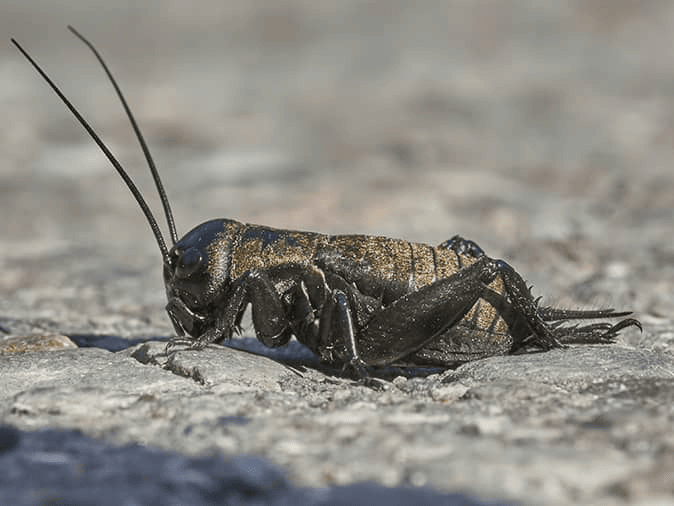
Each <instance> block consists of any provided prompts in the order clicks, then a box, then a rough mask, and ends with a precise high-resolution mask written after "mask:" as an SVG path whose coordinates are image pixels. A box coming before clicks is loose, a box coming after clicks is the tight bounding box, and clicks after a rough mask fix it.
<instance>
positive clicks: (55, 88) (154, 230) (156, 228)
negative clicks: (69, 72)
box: [11, 38, 168, 262]
mask: <svg viewBox="0 0 674 506" xmlns="http://www.w3.org/2000/svg"><path fill="white" fill-rule="evenodd" d="M11 40H12V44H14V45H15V46H16V48H17V49H18V50H19V51H20V52H21V54H22V55H23V56H24V57H25V58H26V59H27V60H28V61H29V62H30V63H31V65H32V66H33V67H34V68H35V70H37V72H38V73H39V74H40V75H41V76H42V78H43V79H44V80H45V81H46V82H47V84H48V85H49V86H50V87H51V89H52V90H53V91H54V93H56V94H57V95H58V97H59V98H60V99H61V101H63V103H64V104H65V105H66V107H67V108H68V109H69V110H70V112H71V113H72V114H73V116H75V118H77V121H79V122H80V125H82V127H83V128H84V129H85V130H86V131H87V133H88V134H89V136H90V137H91V138H92V139H93V140H94V142H95V143H96V144H97V145H98V147H99V148H100V149H101V151H103V153H104V154H105V156H106V157H107V158H108V160H110V163H111V164H112V166H113V167H114V168H115V170H116V171H117V172H118V173H119V175H120V176H121V177H122V179H123V180H124V182H125V183H126V186H127V187H128V188H129V190H130V191H131V193H132V194H133V196H134V198H135V199H136V202H138V205H139V206H140V208H141V209H142V210H143V214H144V215H145V218H146V219H147V221H148V223H149V224H150V228H151V229H152V233H153V234H154V237H155V239H156V240H157V244H158V245H159V250H160V251H161V255H162V258H163V259H164V261H165V262H166V261H168V249H167V248H166V242H165V241H164V237H163V236H162V235H161V230H160V229H159V225H157V220H155V219H154V216H153V215H152V212H151V211H150V208H149V207H148V205H147V203H146V202H145V199H144V198H143V195H142V194H141V193H140V191H138V188H137V187H136V185H135V184H134V183H133V181H132V180H131V178H130V177H129V175H128V174H127V173H126V171H125V170H124V168H123V167H122V165H121V164H120V163H119V161H118V160H117V158H115V155H113V154H112V152H111V151H110V150H109V149H108V147H107V146H106V145H105V143H104V142H103V141H102V140H101V138H100V137H99V136H98V134H96V132H95V131H94V129H93V128H91V126H90V125H89V123H87V120H85V119H84V118H83V117H82V115H81V114H80V113H79V111H78V110H77V109H76V108H75V106H74V105H73V104H72V103H71V102H70V100H68V99H67V98H66V96H65V95H64V94H63V92H61V90H60V89H59V87H58V86H56V84H54V82H53V81H52V80H51V79H50V78H49V76H48V75H47V74H46V73H45V72H44V70H42V68H40V66H39V65H38V64H37V62H36V61H35V60H33V58H31V56H30V55H29V54H28V53H27V52H26V51H25V50H24V49H23V48H22V47H21V45H20V44H19V43H18V42H17V41H16V40H15V39H13V38H12V39H11Z"/></svg>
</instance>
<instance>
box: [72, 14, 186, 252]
mask: <svg viewBox="0 0 674 506" xmlns="http://www.w3.org/2000/svg"><path fill="white" fill-rule="evenodd" d="M68 30H70V31H71V32H73V33H74V34H75V36H76V37H77V38H78V39H80V40H81V41H82V42H84V43H85V44H86V45H87V47H88V48H89V49H91V52H92V53H94V56H96V59H97V60H98V62H99V63H100V64H101V67H103V70H105V73H106V74H107V75H108V79H109V80H110V82H111V83H112V86H113V87H114V88H115V92H116V93H117V96H118V97H119V100H120V102H122V106H123V107H124V111H125V112H126V116H127V117H128V118H129V121H130V122H131V126H132V127H133V131H134V132H135V133H136V138H137V139H138V143H139V144H140V147H141V149H142V150H143V154H144V155H145V160H147V165H148V166H149V167H150V171H151V172H152V179H154V183H155V186H156V187H157V192H158V193H159V198H160V200H161V204H162V206H164V214H165V215H166V221H167V223H168V228H169V234H170V235H171V241H172V242H173V244H175V243H176V242H178V234H177V233H176V225H175V221H174V220H173V213H172V212H171V205H170V204H169V199H168V197H167V196H166V191H165V190H164V185H163V184H162V182H161V178H160V177H159V172H158V171H157V166H156V165H155V163H154V160H153V159H152V155H151V154H150V149H149V148H148V147H147V143H146V142H145V138H144V137H143V134H142V132H141V131H140V127H139V126H138V123H137V122H136V118H135V117H134V115H133V113H132V112H131V108H130V107H129V104H128V103H127V102H126V98H124V94H123V93H122V90H121V89H120V88H119V86H118V85H117V81H116V80H115V78H114V77H113V76H112V72H110V69H109V68H108V66H107V65H106V63H105V62H104V61H103V57H102V56H101V55H100V53H99V52H98V50H97V49H96V48H95V47H94V45H93V44H92V43H91V42H89V41H88V40H87V39H86V38H85V37H84V36H83V35H82V34H81V33H79V32H78V31H77V30H75V29H74V28H73V27H72V26H70V25H68Z"/></svg>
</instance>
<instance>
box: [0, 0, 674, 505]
mask: <svg viewBox="0 0 674 506" xmlns="http://www.w3.org/2000/svg"><path fill="white" fill-rule="evenodd" d="M67 24H72V25H74V26H75V27H76V28H78V29H79V30H80V31H81V32H82V33H83V34H85V35H86V36H87V37H89V38H90V39H91V40H92V41H93V42H95V44H96V45H97V46H98V48H99V49H100V51H101V52H102V53H103V55H104V56H105V58H106V59H107V61H108V63H109V64H110V66H111V67H112V70H113V72H114V73H115V75H116V76H117V78H118V79H119V81H120V84H121V85H122V87H123V89H124V90H125V92H126V93H127V97H128V99H129V101H130V103H131V104H132V107H133V109H134V111H135V113H136V114H137V117H138V119H139V122H140V123H141V126H142V127H143V129H144V132H145V134H146V137H147V140H148V142H149V144H150V146H151V149H152V151H153V153H154V155H155V158H156V161H157V165H158V166H159V167H160V170H161V173H162V175H163V177H164V182H165V185H166V188H167V191H168V194H169V196H170V198H171V202H172V205H173V209H174V212H175V215H176V219H177V224H178V228H179V230H180V231H181V232H186V231H187V230H189V229H190V228H191V227H193V226H195V225H196V224H198V223H200V222H202V221H204V220H206V219H208V218H212V217H228V218H234V219H238V220H241V221H246V222H253V223H261V224H265V225H270V226H275V227H283V228H292V229H303V230H316V231H322V232H328V233H370V234H383V235H390V236H395V237H404V238H406V239H409V240H414V241H421V242H427V243H431V244H436V243H440V242H442V241H444V240H445V239H447V238H448V237H450V236H452V235H454V234H457V233H458V234H462V235H464V236H466V237H468V238H471V239H473V240H475V241H476V242H477V243H478V244H479V245H480V246H482V247H483V249H485V251H487V253H488V254H489V255H490V256H493V257H495V258H503V259H506V260H507V261H508V262H509V263H511V264H512V265H513V266H515V267H516V269H517V270H518V271H519V272H520V273H522V274H523V276H524V277H525V278H526V279H527V280H528V281H529V282H531V283H532V284H533V285H534V293H535V294H536V295H543V296H544V299H543V300H544V301H545V302H546V303H554V304H558V305H561V306H563V307H582V308H589V307H598V306H600V307H605V306H608V307H617V308H620V309H622V308H626V309H632V310H634V311H636V316H637V317H638V318H639V319H640V320H641V321H642V323H643V326H644V331H643V333H639V332H638V331H636V330H634V329H630V330H628V331H625V332H624V334H623V335H622V336H621V338H620V340H619V342H618V343H617V344H616V345H614V346H611V347H589V348H582V349H572V350H564V351H555V352H551V353H545V354H535V355H525V356H517V357H505V358H494V359H487V360H485V361H480V362H476V363H472V364H468V365H466V366H463V367H461V368H459V369H457V370H456V371H448V372H444V373H441V372H440V371H436V372H433V374H431V375H430V376H425V375H420V376H419V375H417V376H414V375H412V376H411V377H410V375H409V374H406V373H405V371H393V372H390V371H389V372H387V373H385V374H382V381H384V386H385V388H384V390H383V392H377V391H373V390H371V389H368V388H366V387H363V386H360V385H355V384H353V383H352V382H350V381H349V380H348V379H346V378H344V377H341V376H339V375H338V374H336V373H335V372H334V371H329V370H325V369H323V368H321V366H320V365H318V364H317V363H316V362H315V361H313V360H312V359H311V357H309V356H307V354H306V352H304V351H303V350H301V349H299V348H298V347H297V346H293V347H291V349H290V350H286V351H285V354H282V355H281V356H276V355H274V356H273V357H272V358H273V359H274V360H276V361H274V360H271V359H269V358H267V357H264V356H263V357H259V356H255V355H253V356H251V355H249V354H247V353H245V352H241V351H230V350H227V349H222V348H213V349H208V350H205V351H204V352H203V353H202V354H190V353H186V354H179V356H177V357H174V360H173V361H172V362H171V363H166V362H165V360H164V361H162V359H161V358H159V356H160V352H159V351H158V350H159V348H158V347H161V346H160V345H158V344H156V343H154V342H150V343H147V344H142V343H141V341H144V340H147V339H150V338H159V339H165V338H167V337H168V336H170V335H171V332H172V328H171V325H170V322H169V321H168V318H167V317H166V316H165V313H164V310H163V306H164V304H165V296H164V289H163V286H162V284H161V268H160V256H159V254H158V250H157V247H156V244H154V241H153V238H152V234H151V233H150V231H149V229H148V226H147V223H146V222H145V220H144V219H143V217H142V214H141V213H140V211H139V210H138V208H137V205H136V204H135V202H134V201H133V200H132V198H130V197H129V195H128V190H127V189H126V188H124V186H123V184H122V183H121V182H120V181H119V177H118V176H117V174H116V173H115V172H114V171H113V170H112V168H111V167H110V166H109V164H108V162H107V161H106V160H105V158H104V157H103V156H102V155H101V154H100V153H99V152H98V149H97V148H96V147H95V146H94V145H93V143H92V142H91V141H90V139H89V138H88V137H87V136H86V134H85V133H84V132H83V131H82V129H81V127H80V126H79V125H77V124H76V123H75V122H74V121H73V120H72V118H71V117H70V116H69V113H68V112H67V111H66V110H65V108H64V107H63V105H62V104H61V103H60V102H59V101H58V99H57V98H56V97H55V96H53V94H52V93H51V92H50V91H49V90H48V89H47V88H46V86H45V84H44V83H43V82H42V81H41V80H40V79H39V77H38V76H37V75H36V74H35V72H34V71H33V70H32V69H31V68H30V67H29V65H28V64H27V63H26V62H25V61H24V60H23V59H22V57H21V56H20V55H19V54H18V53H17V52H16V51H15V50H14V48H13V47H12V46H11V44H10V42H9V38H10V37H15V38H16V39H17V40H18V41H19V42H21V43H22V44H23V45H24V46H25V47H26V49H27V50H29V51H30V52H31V53H32V54H33V56H34V57H35V58H36V59H37V60H38V61H39V62H40V63H41V64H42V65H43V66H44V67H45V69H46V70H47V71H48V72H49V73H50V74H51V75H52V77H53V78H54V79H55V80H56V81H57V82H58V83H59V84H60V85H61V86H62V87H63V89H64V91H65V92H66V94H67V95H68V96H69V97H70V98H71V99H72V100H73V102H75V104H77V106H78V107H80V108H81V111H82V112H83V113H84V114H85V116H86V117H87V118H88V119H89V120H90V121H91V123H92V124H93V125H94V126H95V128H96V129H97V130H98V131H99V133H100V134H101V135H102V136H103V137H104V139H105V140H106V142H108V143H109V145H110V147H111V148H112V149H113V151H114V152H115V153H117V154H118V156H119V158H120V159H121V160H122V161H123V163H124V165H125V166H126V167H127V168H128V169H129V171H130V172H131V173H132V176H133V178H134V179H135V180H136V181H137V182H138V184H139V186H141V187H142V188H143V190H144V191H145V192H146V194H147V198H148V200H149V201H150V203H151V205H153V207H154V209H156V212H157V213H158V214H159V210H160V206H159V205H158V201H157V198H156V196H155V193H154V191H153V188H152V183H151V180H150V178H149V174H148V171H147V169H146V167H145V164H144V161H143V158H142V153H141V152H140V149H139V148H138V146H137V142H136V141H135V139H134V138H133V135H132V132H131V129H130V127H129V125H128V122H127V120H126V118H125V117H124V115H123V111H122V109H121V107H120V105H119V104H118V102H117V100H116V98H115V96H114V92H113V90H112V88H111V87H110V85H109V83H108V82H106V80H105V76H104V74H103V73H102V71H101V69H100V68H99V67H98V66H97V64H96V62H95V60H94V59H93V57H92V55H91V54H90V53H89V52H88V50H87V49H86V48H85V47H84V46H83V45H82V44H81V43H80V42H79V41H77V39H75V38H74V37H73V36H72V35H71V34H70V33H69V32H68V31H67V30H66V25H67ZM673 28H674V5H672V4H670V3H669V2H660V1H657V0H650V1H649V0H643V1H638V2H637V1H615V0H611V1H609V0H589V1H588V0H584V1H568V2H551V1H547V2H546V1H543V2H541V1H537V2H534V1H510V2H490V1H480V0H478V1H473V2H462V1H449V2H447V1H437V0H421V1H419V2H403V1H394V0H372V1H356V0H352V1H346V2H345V1H342V2H337V1H328V0H321V1H313V0H312V1H308V0H281V1H274V2H270V1H260V0H253V1H249V2H245V3H244V2H222V1H221V2H214V1H205V2H197V3H187V2H177V1H174V2H169V1H159V0H155V1H149V2H143V3H142V4H139V5H136V4H135V3H133V2H128V3H119V2H118V3H115V4H112V3H110V2H101V1H88V2H82V1H71V2H59V3H58V4H55V3H53V2H47V1H44V0H40V1H31V2H24V3H16V2H6V1H4V2H0V34H2V35H3V37H4V40H5V42H6V43H5V44H0V111H2V121H1V122H0V216H2V217H3V219H2V220H0V338H2V339H3V340H4V341H5V344H8V343H9V344H11V343H14V344H16V342H17V341H11V340H12V339H16V338H17V337H22V338H24V337H25V336H32V337H31V339H32V342H33V343H34V342H36V341H37V342H38V343H47V342H48V343H51V344H52V345H53V346H52V348H53V349H54V350H55V351H41V352H32V353H25V354H17V353H12V354H8V355H3V356H0V376H1V377H2V378H1V380H0V384H2V386H0V393H1V394H2V395H1V396H0V397H1V399H2V401H1V404H0V413H1V414H0V421H3V422H5V423H8V424H12V425H14V426H17V427H19V428H21V429H34V428H38V427H52V428H54V427H59V428H66V429H73V428H75V429H81V430H82V431H84V432H85V434H87V435H89V436H93V437H96V438H100V439H103V440H104V441H106V442H108V443H113V444H122V443H128V442H139V443H141V444H147V445H150V446H155V447H160V448H164V449H167V450H177V451H179V452H182V453H186V454H191V455H192V454H197V455H205V454H212V453H216V454H221V455H223V456H225V457H227V456H234V455H239V454H242V453H252V454H255V455H260V456H263V457H266V458H268V459H270V460H271V461H272V462H273V463H274V464H275V465H276V466H279V467H280V468H281V469H282V470H283V472H284V473H287V475H288V477H289V479H291V480H292V481H293V482H294V483H297V484H298V485H300V486H311V487H320V486H325V485H330V484H348V483H354V482H358V481H361V480H374V481H376V482H378V483H382V484H385V485H389V486H397V485H413V486H418V485H424V486H427V487H432V488H434V489H437V490H439V491H444V492H450V491H466V492H468V493H470V494H474V495H476V496H478V497H480V498H481V499H484V500H489V499H495V498H496V499H507V500H518V501H520V502H522V503H524V504H569V503H578V504H590V503H591V504H612V503H614V502H627V503H631V504H649V505H650V504H660V503H662V504H667V503H669V502H670V501H671V500H672V495H673V494H674V485H672V484H673V483H674V459H672V457H671V455H672V450H673V447H674V440H672V436H671V426H672V418H673V417H674V415H673V412H672V408H671V405H672V397H673V395H674V389H673V385H674V382H673V381H672V378H673V374H674V365H673V363H672V360H673V358H672V351H671V350H672V341H673V340H674V289H673V287H674V242H673V241H672V237H673V236H674V175H673V173H672V169H671V167H670V164H671V160H672V159H673V155H674V95H673V93H672V90H674V51H672V49H674V38H672V36H671V34H672V31H673ZM160 221H161V219H160ZM251 335H252V333H251V329H250V328H249V329H248V330H247V332H246V336H247V337H246V338H244V339H243V340H242V341H241V342H239V343H238V344H239V345H242V346H243V347H247V348H251V347H253V346H254V343H252V342H251V340H250V339H249V337H250V336H251ZM36 336H37V337H36ZM40 336H42V337H40ZM65 336H67V337H65ZM24 342H25V339H24ZM111 343H116V344H111ZM120 343H121V344H120ZM139 343H141V344H139ZM127 344H130V345H133V346H132V347H130V348H127ZM38 347H39V346H38ZM45 348H46V347H44V348H43V349H45ZM3 349H10V350H13V351H16V348H12V347H11V346H6V347H5V348H3ZM255 349H256V350H257V348H255ZM262 351H264V350H262ZM160 366H161V367H160ZM162 367H163V368H162ZM232 371H233V372H232ZM195 379H196V380H198V381H195ZM223 417H224V419H225V422H223V421H222V420H223ZM231 417H234V418H231ZM231 420H235V421H238V422H241V423H238V422H232V423H230V422H231Z"/></svg>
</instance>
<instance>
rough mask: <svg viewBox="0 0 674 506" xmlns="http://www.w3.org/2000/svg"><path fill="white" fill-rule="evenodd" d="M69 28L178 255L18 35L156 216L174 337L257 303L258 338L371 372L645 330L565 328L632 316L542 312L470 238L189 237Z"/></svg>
mask: <svg viewBox="0 0 674 506" xmlns="http://www.w3.org/2000/svg"><path fill="white" fill-rule="evenodd" d="M69 28H70V30H71V31H72V32H73V33H74V34H75V35H76V36H78V37H79V38H80V39H81V40H82V41H83V42H84V43H85V44H87V46H88V47H89V48H90V49H91V50H92V51H93V52H94V54H95V55H96V57H97V59H98V60H99V62H100V63H101V65H102V66H103V69H104V70H105V72H106V73H107V74H108V77H109V78H110V80H111V82H112V84H113V86H114V87H115V91H116V92H117V94H118V96H119V98H120V100H121V102H122V104H123V106H124V108H125V111H126V113H127V116H128V118H129V120H130V122H131V124H132V126H133V128H134V131H135V132H136V135H137V138H138V140H139V142H140V145H141V147H142V149H143V151H144V153H145V156H146V159H147V161H148V164H149V166H150V169H151V171H152V174H153V177H154V180H155V184H156V186H157V189H158V192H159V194H160V197H161V200H162V204H163V206H164V211H165V214H166V217H167V222H168V227H169V233H170V235H171V239H172V242H173V246H172V247H171V248H170V250H169V249H168V248H167V246H166V243H165V241H164V238H163V236H162V234H161V231H160V229H159V226H158V225H157V222H156V220H155V218H154V217H153V215H152V213H151V212H150V210H149V208H148V206H147V204H146V203H145V201H144V199H143V197H142V196H141V194H140V192H139V191H138V189H137V188H136V186H135V185H134V184H133V182H132V181H131V179H130V178H129V176H128V175H127V173H126V172H125V171H124V169H123V168H122V167H121V165H120V164H119V162H118V161H117V159H116V158H115V157H114V155H112V153H111V152H110V151H109V150H108V148H107V147H106V146H105V144H104V143H103V142H102V141H101V140H100V138H99V137H98V135H97V134H96V133H95V132H94V131H93V129H92V128H91V127H90V126H89V124H88V123H87V122H86V120H85V119H84V118H83V117H82V116H81V115H80V113H79V112H78V111H77V110H76V109H75V107H74V106H73V105H72V104H71V103H70V102H69V101H68V99H67V98H66V97H65V96H64V95H63V94H62V93H61V91H60V90H59V89H58V87H57V86H56V85H55V84H54V83H53V82H52V81H51V79H50V78H49V77H48V76H47V75H46V74H45V73H44V72H43V71H42V69H41V68H40V67H39V66H38V65H37V64H36V63H35V61H34V60H33V59H32V58H31V57H30V56H29V55H28V54H27V53H26V52H25V51H24V50H23V48H22V47H21V46H20V45H19V44H18V43H17V42H16V41H14V40H13V39H12V42H13V43H14V44H15V45H16V46H17V48H18V49H19V51H21V53H22V54H23V55H24V56H25V57H26V58H27V59H28V60H29V61H30V62H31V64H32V65H33V66H34V67H35V68H36V70H37V71H38V72H39V73H40V75H42V77H43V78H44V79H45V80H46V81H47V83H48V84H49V85H50V86H51V87H52V89H53V90H54V91H55V93H56V94H57V95H58V96H59V97H60V98H61V99H62V100H63V102H64V103H65V104H66V106H67V107H68V108H69V109H70V111H71V112H72V113H73V114H74V115H75V116H76V118H77V119H78V121H79V122H80V123H81V124H82V126H83V127H84V128H85V129H86V130H87V132H88V133H89V135H90V136H91V137H92V138H93V140H94V141H95V142H96V143H97V144H98V146H99V147H100V148H101V149H102V150H103V152H104V153H105V154H106V156H107V157H108V159H109V160H110V162H111V163H112V165H113V166H114V167H115V169H116V170H117V171H118V172H119V174H120V175H121V176H122V178H123V179H124V181H125V182H126V184H127V186H128V187H129V189H130V190H131V192H132V193H133V195H134V197H135V198H136V200H137V202H138V204H139V205H140V207H141V209H142V210H143V212H144V214H145V216H146V218H147V220H148V222H149V223H150V226H151V228H152V231H153V233H154V234H155V238H156V240H157V243H158V245H159V248H160V250H161V253H162V257H163V259H164V283H165V286H166V294H167V298H168V304H167V306H166V310H167V312H168V315H169V317H170V318H171V321H172V322H173V325H174V327H175V330H176V333H177V334H178V337H176V338H174V339H173V340H172V341H171V344H173V345H175V344H187V345H189V346H190V347H193V348H202V347H204V346H206V345H207V344H209V343H213V342H218V341H221V340H223V339H229V338H231V337H232V334H233V333H235V332H237V331H238V330H239V328H240V324H241V319H242V316H243V313H244V311H245V309H246V308H247V307H248V305H250V306H251V307H252V319H253V325H254V328H255V332H256V335H257V338H258V339H259V340H260V341H261V342H262V343H264V344H265V345H266V346H270V347H275V346H282V345H284V344H286V343H287V342H288V341H289V340H290V338H291V337H292V336H293V335H294V336H295V337H296V338H297V339H298V340H299V341H300V342H301V343H303V344H304V345H306V346H307V347H308V348H309V349H311V351H312V352H314V353H315V354H316V355H317V356H319V357H320V358H321V359H322V360H324V361H326V362H329V363H333V364H344V365H348V366H350V367H352V368H353V369H355V370H356V371H359V372H360V373H361V374H364V373H365V367H367V366H376V365H387V364H396V365H435V366H451V365H454V364H457V363H461V362H466V361H470V360H475V359H478V358H482V357H487V356H491V355H502V354H508V353H513V352H516V351H518V350H521V349H523V348H538V349H542V350H549V349H552V348H559V347H563V346H565V345H566V344H570V343H610V342H612V341H613V340H614V339H615V338H616V336H617V335H618V332H619V331H620V330H622V329H624V328H626V327H629V326H636V327H638V328H641V325H640V324H639V322H638V321H637V320H635V319H633V318H626V319H623V320H622V321H619V322H618V323H616V324H614V325H612V324H610V323H607V322H600V323H594V324H590V325H585V326H577V325H564V322H566V321H568V320H583V319H606V318H617V317H623V316H626V315H628V314H630V313H629V312H615V311H614V310H612V309H599V310H588V311H585V310H564V309H556V308H551V307H544V306H540V305H539V304H538V300H536V299H534V298H533V297H532V295H531V293H530V291H529V288H528V287H527V286H526V283H525V282H524V280H523V279H522V277H521V276H520V275H519V274H517V273H516V272H515V271H514V270H513V268H512V267H510V266H509V265H508V264H507V263H505V262H503V261H502V260H494V259H492V258H489V257H488V256H486V255H485V254H484V252H483V251H482V250H481V249H480V248H479V247H478V246H477V245H476V244H475V243H473V242H472V241H468V240H465V239H463V238H461V237H459V236H454V237H453V238H451V239H449V240H447V241H445V242H444V243H442V244H440V245H439V246H436V247H432V246H428V245H425V244H418V243H410V242H407V241H403V240H399V239H390V238H386V237H373V236H365V235H336V236H330V235H325V234H317V233H311V232H299V231H291V230H278V229H273V228H269V227H264V226H259V225H249V224H244V223H240V222H237V221H234V220H228V219H217V220H212V221H208V222H206V223H203V224H201V225H199V226H197V227H196V228H194V229H193V230H191V231H190V232H188V233H187V234H186V235H185V236H184V237H183V238H182V239H180V240H178V238H177V234H176V229H175V225H174V221H173V217H172V214H171V210H170V206H169V203H168V199H167V197H166V194H165V192H164V189H163V186H162V184H161V180H160V178H159V175H158V173H157V170H156V168H155V166H154V163H153V161H152V158H151V156H150V154H149V151H148V149H147V146H146V143H145V141H144V139H143V136H142V134H141V132H140V129H139V128H138V126H137V124H136V121H135V119H134V117H133V115H132V113H131V111H130V109H129V107H128V105H127V103H126V100H125V98H124V96H123V95H122V93H121V91H120V90H119V88H118V86H117V84H116V82H115V80H114V78H113V77H112V75H111V74H110V71H109V70H108V68H107V66H106V64H105V63H104V62H103V60H102V58H101V57H100V55H99V54H98V52H97V51H96V49H95V48H94V47H93V46H92V45H91V44H90V43H89V42H88V41H87V40H86V39H84V38H83V37H82V36H81V35H80V34H79V33H77V32H76V31H75V30H74V29H73V28H71V27H69ZM186 334H187V335H188V336H189V337H186Z"/></svg>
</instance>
